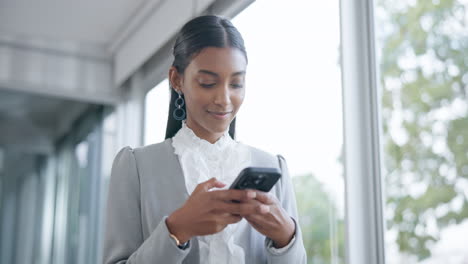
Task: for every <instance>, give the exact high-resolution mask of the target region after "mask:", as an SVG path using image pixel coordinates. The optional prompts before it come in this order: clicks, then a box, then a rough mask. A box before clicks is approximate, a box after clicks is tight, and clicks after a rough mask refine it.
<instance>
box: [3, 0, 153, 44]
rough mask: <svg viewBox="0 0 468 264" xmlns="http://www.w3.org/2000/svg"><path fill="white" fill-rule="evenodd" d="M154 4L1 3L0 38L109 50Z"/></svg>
mask: <svg viewBox="0 0 468 264" xmlns="http://www.w3.org/2000/svg"><path fill="white" fill-rule="evenodd" d="M154 1H156V0H154ZM154 1H152V0H131V1H128V0H100V1H93V0H79V1H76V0H75V1H72V0H41V1H31V0H0V35H2V36H9V37H10V38H19V39H25V38H27V39H34V40H37V39H39V40H47V41H59V42H73V43H80V44H83V45H96V46H108V45H109V44H110V43H111V42H112V41H114V40H115V39H116V38H118V37H119V34H120V33H121V32H124V30H125V28H126V26H127V25H129V24H130V22H131V20H132V19H133V18H134V17H135V16H136V15H137V14H138V13H139V12H141V11H142V10H141V9H143V8H144V7H145V4H146V3H147V2H154Z"/></svg>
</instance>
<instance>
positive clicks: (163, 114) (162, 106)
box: [144, 79, 171, 145]
mask: <svg viewBox="0 0 468 264" xmlns="http://www.w3.org/2000/svg"><path fill="white" fill-rule="evenodd" d="M169 92H170V90H169V81H168V80H167V79H165V80H164V81H162V82H160V83H159V84H158V85H157V86H155V87H154V88H153V89H151V90H150V91H149V92H148V94H147V95H146V98H145V141H144V143H145V145H148V144H153V143H158V142H161V141H163V140H164V138H165V136H166V125H167V114H168V111H169V99H170V95H171V94H170V93H169Z"/></svg>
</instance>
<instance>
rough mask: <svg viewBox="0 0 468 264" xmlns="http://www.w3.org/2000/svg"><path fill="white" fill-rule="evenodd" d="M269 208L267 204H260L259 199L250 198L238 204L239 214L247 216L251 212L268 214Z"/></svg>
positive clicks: (251, 213)
mask: <svg viewBox="0 0 468 264" xmlns="http://www.w3.org/2000/svg"><path fill="white" fill-rule="evenodd" d="M270 211H271V208H270V206H269V205H267V204H262V203H261V202H260V201H257V200H252V201H249V202H246V203H241V204H240V215H242V216H248V215H253V214H260V215H264V214H268V213H269V212H270Z"/></svg>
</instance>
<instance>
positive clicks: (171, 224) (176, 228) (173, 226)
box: [166, 212, 191, 244]
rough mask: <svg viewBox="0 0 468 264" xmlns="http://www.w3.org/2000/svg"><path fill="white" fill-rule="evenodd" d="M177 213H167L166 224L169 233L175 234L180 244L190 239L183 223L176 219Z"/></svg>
mask: <svg viewBox="0 0 468 264" xmlns="http://www.w3.org/2000/svg"><path fill="white" fill-rule="evenodd" d="M178 219H179V218H178V217H177V215H175V212H174V213H172V214H171V215H169V216H168V217H167V218H166V226H167V229H168V231H169V233H170V234H171V235H173V236H175V237H176V238H177V239H178V240H179V242H180V243H181V244H183V243H185V242H187V241H189V240H190V238H191V236H190V235H189V234H188V232H187V231H185V230H184V228H183V224H181V223H180V222H179V221H178Z"/></svg>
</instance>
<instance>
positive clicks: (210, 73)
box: [198, 70, 245, 77]
mask: <svg viewBox="0 0 468 264" xmlns="http://www.w3.org/2000/svg"><path fill="white" fill-rule="evenodd" d="M198 73H205V74H208V75H212V76H214V77H219V75H218V74H217V73H215V72H212V71H208V70H199V71H198ZM241 74H245V71H239V72H235V73H233V74H231V76H236V75H241Z"/></svg>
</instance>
